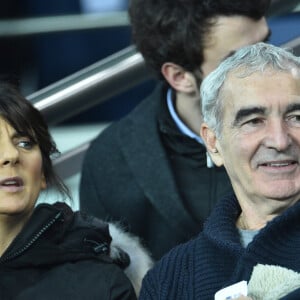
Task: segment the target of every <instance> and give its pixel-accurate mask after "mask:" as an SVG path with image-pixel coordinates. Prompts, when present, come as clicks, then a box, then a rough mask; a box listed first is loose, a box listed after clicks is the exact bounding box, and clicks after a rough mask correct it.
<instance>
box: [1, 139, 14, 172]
mask: <svg viewBox="0 0 300 300" xmlns="http://www.w3.org/2000/svg"><path fill="white" fill-rule="evenodd" d="M18 161H19V151H18V150H17V149H16V148H15V147H14V145H12V143H10V142H9V143H7V142H5V143H1V144H0V166H1V167H4V166H10V165H15V164H16V163H17V162H18Z"/></svg>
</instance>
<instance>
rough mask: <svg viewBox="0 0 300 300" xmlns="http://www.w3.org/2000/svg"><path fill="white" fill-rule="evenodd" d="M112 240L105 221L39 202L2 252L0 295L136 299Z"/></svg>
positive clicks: (15, 296) (103, 299) (59, 205)
mask: <svg viewBox="0 0 300 300" xmlns="http://www.w3.org/2000/svg"><path fill="white" fill-rule="evenodd" d="M110 242H111V237H110V235H109V232H108V226H107V224H106V223H104V222H101V221H100V220H97V219H95V218H93V217H89V216H85V215H83V214H81V213H79V212H76V213H74V212H73V211H72V210H71V209H70V208H69V206H67V205H66V204H63V203H56V204H54V205H49V204H40V205H38V206H37V207H36V208H35V210H34V212H33V214H32V216H31V218H30V219H29V221H28V222H27V224H26V225H25V227H24V228H23V230H22V231H21V232H20V234H19V235H18V236H17V237H16V238H15V239H14V241H13V242H12V243H11V245H10V246H9V248H8V249H7V250H6V251H5V253H4V254H3V255H2V256H1V258H0V299H1V300H6V299H18V300H20V299H31V300H33V299H43V300H45V299H72V300H73V299H89V300H90V299H101V300H106V299H122V300H123V299H124V300H126V299H136V296H135V293H134V290H133V288H132V285H131V283H130V281H129V279H128V278H127V277H126V275H125V274H124V273H123V270H122V269H121V267H119V266H118V265H116V264H115V263H114V262H113V261H112V260H111V259H110V257H109V246H110Z"/></svg>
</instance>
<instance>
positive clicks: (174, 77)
mask: <svg viewBox="0 0 300 300" xmlns="http://www.w3.org/2000/svg"><path fill="white" fill-rule="evenodd" d="M161 72H162V74H163V76H164V77H165V79H166V80H167V81H168V83H169V84H170V86H171V87H172V88H173V89H174V90H176V91H179V92H183V93H193V92H195V90H197V83H196V79H195V77H194V75H193V74H192V73H190V72H187V71H186V70H184V69H183V68H182V67H180V66H179V65H176V64H174V63H171V62H166V63H164V64H163V65H162V67H161Z"/></svg>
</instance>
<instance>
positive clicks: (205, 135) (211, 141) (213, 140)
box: [200, 123, 223, 167]
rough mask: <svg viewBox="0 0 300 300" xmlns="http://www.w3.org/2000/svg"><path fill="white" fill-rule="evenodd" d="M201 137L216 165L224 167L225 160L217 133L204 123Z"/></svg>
mask: <svg viewBox="0 0 300 300" xmlns="http://www.w3.org/2000/svg"><path fill="white" fill-rule="evenodd" d="M200 135H201V137H202V139H203V141H204V143H205V145H206V149H207V151H208V153H209V156H210V157H211V159H212V160H213V162H214V164H215V165H216V166H218V167H220V166H222V165H223V158H222V155H221V153H220V152H219V149H218V148H219V143H218V140H217V137H216V134H215V132H214V131H213V130H212V129H211V128H209V127H208V125H207V124H206V123H202V124H201V128H200Z"/></svg>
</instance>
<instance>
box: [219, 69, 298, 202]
mask: <svg viewBox="0 0 300 300" xmlns="http://www.w3.org/2000/svg"><path fill="white" fill-rule="evenodd" d="M224 95H225V96H226V99H227V100H226V104H225V109H224V119H223V122H224V123H223V129H222V133H221V135H222V138H221V139H220V140H217V143H216V146H217V149H218V151H219V154H218V155H220V161H221V164H222V163H223V164H224V166H225V167H226V170H227V172H228V174H229V176H230V178H231V181H232V184H233V187H234V190H235V192H236V194H237V197H238V199H241V200H243V199H245V200H246V201H247V200H249V201H252V202H253V201H256V200H258V201H260V200H261V199H265V198H269V199H274V200H280V201H281V200H291V201H292V202H295V201H297V200H298V199H299V197H300V79H299V78H298V79H297V78H295V77H293V76H292V75H291V74H288V73H280V72H277V73H274V72H272V73H270V72H268V73H265V74H261V73H255V74H252V75H251V76H249V77H246V78H237V77H236V76H234V75H231V76H230V78H229V79H228V81H227V83H226V84H225V86H224Z"/></svg>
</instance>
